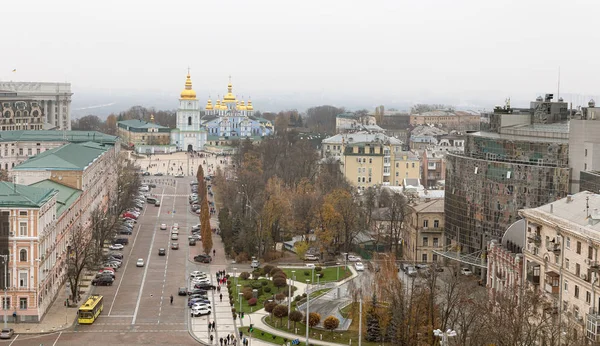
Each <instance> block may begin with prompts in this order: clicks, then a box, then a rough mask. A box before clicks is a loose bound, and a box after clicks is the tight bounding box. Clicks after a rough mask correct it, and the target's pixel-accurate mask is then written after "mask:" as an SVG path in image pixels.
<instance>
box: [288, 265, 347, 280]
mask: <svg viewBox="0 0 600 346" xmlns="http://www.w3.org/2000/svg"><path fill="white" fill-rule="evenodd" d="M322 268H323V269H322V270H321V273H323V277H322V278H321V279H317V273H318V272H317V271H316V270H315V281H314V282H311V284H316V283H317V282H319V283H327V282H336V281H341V280H344V279H345V278H347V277H350V276H351V275H352V271H350V269H348V268H347V267H346V270H344V267H343V266H341V267H340V278H339V280H338V276H337V275H338V267H327V268H326V267H322ZM281 269H282V270H283V272H284V273H285V275H287V276H288V277H289V278H292V270H294V271H296V273H294V274H295V275H296V281H298V282H302V283H306V280H312V278H313V275H312V272H313V269H312V268H301V269H290V268H287V269H284V268H281ZM305 272H308V275H306V274H305Z"/></svg>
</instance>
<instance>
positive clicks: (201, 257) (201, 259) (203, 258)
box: [194, 255, 211, 263]
mask: <svg viewBox="0 0 600 346" xmlns="http://www.w3.org/2000/svg"><path fill="white" fill-rule="evenodd" d="M210 259H211V258H210V256H208V255H198V256H195V257H194V261H196V262H200V263H210Z"/></svg>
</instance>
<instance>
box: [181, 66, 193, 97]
mask: <svg viewBox="0 0 600 346" xmlns="http://www.w3.org/2000/svg"><path fill="white" fill-rule="evenodd" d="M181 98H182V99H186V100H195V99H196V92H195V91H194V89H192V79H191V78H190V74H189V72H188V75H187V78H186V80H185V89H183V91H182V92H181Z"/></svg>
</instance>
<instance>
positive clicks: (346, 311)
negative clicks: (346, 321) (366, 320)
mask: <svg viewBox="0 0 600 346" xmlns="http://www.w3.org/2000/svg"><path fill="white" fill-rule="evenodd" d="M354 304H356V303H350V304H348V305H346V306H344V307H343V308H342V309H341V310H340V314H341V315H342V316H343V317H344V318H348V316H349V315H350V311H352V307H353V305H354ZM353 322H354V321H353Z"/></svg>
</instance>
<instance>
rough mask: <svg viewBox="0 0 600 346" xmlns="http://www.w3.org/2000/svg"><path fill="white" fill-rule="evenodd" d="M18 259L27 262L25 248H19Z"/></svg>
mask: <svg viewBox="0 0 600 346" xmlns="http://www.w3.org/2000/svg"><path fill="white" fill-rule="evenodd" d="M19 260H20V261H21V262H27V250H25V249H21V251H19Z"/></svg>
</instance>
